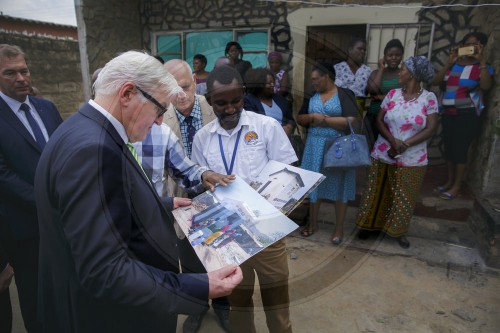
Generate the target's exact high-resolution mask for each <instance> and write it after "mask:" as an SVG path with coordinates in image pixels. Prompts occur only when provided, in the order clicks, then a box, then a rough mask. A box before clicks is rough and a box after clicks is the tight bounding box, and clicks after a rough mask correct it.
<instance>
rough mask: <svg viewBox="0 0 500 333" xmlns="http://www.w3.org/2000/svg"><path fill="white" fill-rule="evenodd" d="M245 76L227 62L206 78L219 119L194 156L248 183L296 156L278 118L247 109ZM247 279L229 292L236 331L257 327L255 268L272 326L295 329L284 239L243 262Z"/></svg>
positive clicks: (202, 133)
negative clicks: (269, 167)
mask: <svg viewBox="0 0 500 333" xmlns="http://www.w3.org/2000/svg"><path fill="white" fill-rule="evenodd" d="M243 96H244V89H243V81H242V79H241V77H240V75H239V74H238V72H237V71H236V70H235V69H234V68H232V67H229V66H221V67H217V68H215V69H214V70H213V71H212V72H211V73H210V75H209V76H208V78H207V94H206V97H207V101H208V103H209V104H210V105H211V106H212V108H213V110H214V112H215V115H216V116H217V119H215V120H213V121H212V122H210V123H209V124H208V125H206V126H205V127H203V128H202V129H201V130H199V131H198V132H197V133H196V135H195V137H194V141H193V150H192V159H193V161H194V162H195V163H198V164H200V165H204V166H207V167H208V168H210V169H211V170H213V171H215V172H220V173H225V174H228V175H229V174H233V173H234V174H236V175H238V176H239V177H241V178H243V179H244V180H245V181H247V182H250V181H252V180H253V179H254V178H256V177H257V175H258V174H259V173H260V172H261V171H262V169H263V168H264V166H265V165H266V163H267V162H268V161H269V160H276V161H279V162H282V163H287V164H290V163H293V162H295V161H296V160H297V156H296V155H295V152H294V150H293V148H292V146H291V144H290V141H289V140H288V137H287V136H286V133H285V131H283V128H282V127H281V124H280V123H278V122H277V121H276V120H275V119H273V118H270V117H267V116H263V115H260V114H257V113H254V112H247V111H245V110H244V109H243ZM241 269H242V271H243V281H242V282H241V283H240V284H239V285H238V287H237V288H236V289H234V291H233V293H232V294H231V295H230V296H229V303H230V304H231V312H230V315H229V323H230V329H231V331H232V332H239V333H240V332H255V325H254V322H253V302H252V295H253V292H254V284H255V273H257V275H258V278H259V284H260V289H261V295H262V302H263V304H264V310H265V312H266V321H267V326H268V328H269V331H270V332H271V333H273V332H280V333H283V332H292V327H291V323H290V318H289V302H290V300H289V295H288V263H287V257H286V248H285V241H284V240H281V241H278V242H276V243H275V244H273V245H271V246H269V247H268V248H266V249H265V250H263V251H262V252H260V253H258V254H257V255H255V256H254V257H252V258H250V259H249V260H247V261H246V262H244V263H243V264H242V265H241Z"/></svg>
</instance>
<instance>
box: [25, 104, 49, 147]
mask: <svg viewBox="0 0 500 333" xmlns="http://www.w3.org/2000/svg"><path fill="white" fill-rule="evenodd" d="M19 109H20V110H23V111H24V114H25V115H26V119H28V123H29V124H30V127H31V130H32V131H33V134H34V135H35V140H36V143H37V144H38V146H39V147H40V149H43V148H44V147H45V144H46V143H47V142H46V141H45V137H44V136H43V133H42V129H41V128H40V126H39V125H38V123H37V122H36V120H35V118H33V116H32V115H31V112H30V107H29V105H28V104H26V103H23V104H21V107H20V108H19Z"/></svg>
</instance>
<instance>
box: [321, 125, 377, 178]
mask: <svg viewBox="0 0 500 333" xmlns="http://www.w3.org/2000/svg"><path fill="white" fill-rule="evenodd" d="M346 119H347V123H348V124H349V129H350V130H351V133H350V134H347V135H343V136H338V137H336V138H335V139H330V140H327V141H326V143H325V150H324V153H323V168H325V169H329V168H335V169H351V168H357V167H360V166H368V165H370V164H371V161H370V152H369V149H368V143H367V142H366V137H365V136H364V135H362V134H355V133H354V130H353V129H352V124H351V121H350V120H349V118H347V117H346Z"/></svg>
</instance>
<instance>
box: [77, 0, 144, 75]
mask: <svg viewBox="0 0 500 333" xmlns="http://www.w3.org/2000/svg"><path fill="white" fill-rule="evenodd" d="M75 3H77V4H79V5H80V6H81V10H82V13H83V18H84V21H82V20H79V19H78V17H79V15H78V13H77V23H78V28H79V39H80V43H83V44H84V45H81V46H80V50H82V52H81V54H82V56H85V57H86V58H87V59H86V60H87V61H88V65H89V68H88V73H82V75H87V80H86V81H88V82H90V76H91V75H92V73H94V71H95V70H96V69H97V68H100V67H103V66H104V65H105V64H106V63H107V62H108V61H109V60H111V59H112V58H114V57H115V56H116V55H118V54H119V53H122V52H125V51H129V50H141V49H142V47H141V45H142V38H141V24H140V12H139V0H127V1H120V0H107V1H105V2H103V1H100V0H81V1H75Z"/></svg>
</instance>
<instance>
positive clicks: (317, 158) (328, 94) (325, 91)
mask: <svg viewBox="0 0 500 333" xmlns="http://www.w3.org/2000/svg"><path fill="white" fill-rule="evenodd" d="M311 84H312V86H313V88H314V90H315V91H316V93H315V94H314V95H313V96H312V97H311V99H310V100H309V102H308V104H307V106H306V107H303V108H302V109H301V110H300V113H299V115H298V117H297V123H298V124H299V125H301V126H305V127H308V131H307V140H306V145H305V148H304V154H303V157H302V165H301V167H302V168H303V169H305V170H310V171H315V172H321V173H323V174H324V175H325V176H326V179H325V180H323V181H322V182H321V184H319V186H318V187H317V188H316V189H315V190H314V191H312V192H311V193H310V194H309V200H310V205H309V222H308V224H307V225H306V226H305V228H304V229H303V230H302V231H301V234H302V236H304V237H309V236H311V235H312V234H313V233H314V232H315V231H316V229H317V226H318V212H319V208H320V204H321V200H322V199H326V200H330V201H334V202H335V231H334V232H333V234H332V238H331V239H330V241H331V242H332V244H333V245H340V244H341V243H342V240H343V237H344V220H345V215H346V211H347V201H349V200H354V198H355V195H356V170H355V169H347V170H323V168H322V162H323V155H324V149H325V143H326V141H327V140H328V139H333V138H336V137H338V136H341V135H343V133H344V132H345V131H348V130H349V124H348V119H349V121H350V122H351V123H352V124H353V126H355V122H357V121H358V119H359V118H358V110H357V105H356V99H355V97H354V94H353V93H352V91H350V90H349V89H343V88H340V87H337V86H336V85H335V69H334V68H333V66H332V64H327V63H318V64H316V65H315V66H314V67H313V69H312V71H311Z"/></svg>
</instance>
